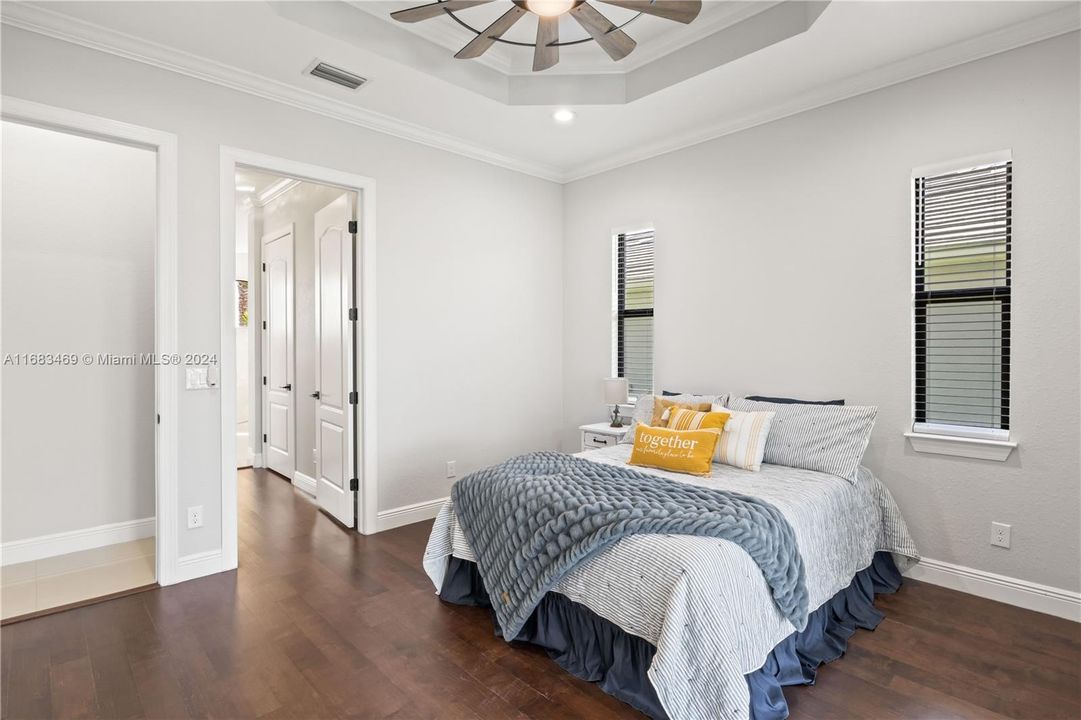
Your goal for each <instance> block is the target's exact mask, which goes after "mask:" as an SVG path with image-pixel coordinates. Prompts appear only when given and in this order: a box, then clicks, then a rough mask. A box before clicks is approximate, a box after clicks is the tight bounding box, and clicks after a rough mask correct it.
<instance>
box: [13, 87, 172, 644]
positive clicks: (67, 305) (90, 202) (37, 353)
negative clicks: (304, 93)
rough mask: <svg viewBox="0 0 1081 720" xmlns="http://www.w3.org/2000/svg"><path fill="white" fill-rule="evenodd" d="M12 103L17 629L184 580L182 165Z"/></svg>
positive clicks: (157, 136) (159, 144)
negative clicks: (180, 539)
mask: <svg viewBox="0 0 1081 720" xmlns="http://www.w3.org/2000/svg"><path fill="white" fill-rule="evenodd" d="M3 105H4V107H3V122H2V131H3V133H2V134H3V145H4V148H3V155H4V164H3V204H4V208H3V224H4V227H3V255H4V264H3V282H2V292H3V299H2V302H0V305H2V308H3V328H4V334H3V351H2V354H3V358H4V364H3V382H4V384H5V386H6V387H5V390H6V392H5V395H4V403H3V415H4V419H3V433H4V437H3V445H4V449H5V451H6V452H5V453H4V454H3V474H4V477H5V480H6V482H5V483H4V485H3V503H2V504H3V510H4V518H3V520H4V522H3V527H4V537H3V567H2V570H0V579H2V585H3V603H2V605H3V618H4V621H5V622H9V621H12V620H17V619H21V618H24V617H31V616H36V615H39V614H44V613H48V612H55V611H57V610H59V609H64V608H67V607H71V606H74V605H82V604H87V603H89V602H95V601H98V600H101V599H103V598H107V597H114V596H116V595H119V594H126V593H130V592H135V591H138V590H142V589H146V588H148V587H153V586H154V585H155V584H169V583H170V582H172V581H173V578H174V573H173V572H172V571H173V569H174V565H175V563H173V562H171V559H172V558H174V557H175V548H176V534H175V519H173V522H172V523H170V518H169V517H168V515H171V514H172V513H173V512H174V511H175V447H176V445H175V428H176V424H175V419H176V418H175V408H176V390H175V385H173V383H175V381H176V373H175V369H174V368H173V367H171V366H169V367H165V366H163V364H162V363H160V362H158V358H160V357H162V356H164V355H167V354H168V355H170V356H171V355H172V354H174V353H175V347H176V346H175V323H174V322H173V319H172V310H173V308H175V297H174V295H173V291H174V288H175V282H174V280H175V217H176V196H175V187H176V186H175V158H176V155H175V137H173V136H171V135H168V134H166V133H160V132H157V131H153V130H149V129H145V128H138V127H136V126H131V125H125V124H121V123H115V122H113V121H110V120H106V119H103V118H97V117H94V116H89V115H83V114H81V113H75V112H72V111H67V110H62V109H58V108H52V107H49V106H45V105H40V104H37V103H30V102H26V101H21V100H14V99H11V98H4V102H3ZM57 407H62V408H63V412H61V413H59V414H57V413H56V412H55V408H57ZM43 414H47V415H43ZM163 416H164V422H161V420H162V419H163ZM61 458H64V459H61ZM58 497H63V498H64V499H65V501H66V502H64V503H61V504H60V505H58V504H57V502H56V500H57V498H58Z"/></svg>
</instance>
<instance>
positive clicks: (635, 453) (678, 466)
mask: <svg viewBox="0 0 1081 720" xmlns="http://www.w3.org/2000/svg"><path fill="white" fill-rule="evenodd" d="M720 435H721V434H720V432H718V431H717V430H669V429H668V428H663V427H653V426H651V425H639V426H638V431H637V433H636V434H635V436H634V449H633V450H632V451H631V459H630V464H631V465H642V466H643V467H655V468H660V469H661V470H673V471H675V472H681V473H688V474H690V475H709V472H710V463H711V462H713V449H714V448H715V447H716V446H717V439H718V438H719V437H720Z"/></svg>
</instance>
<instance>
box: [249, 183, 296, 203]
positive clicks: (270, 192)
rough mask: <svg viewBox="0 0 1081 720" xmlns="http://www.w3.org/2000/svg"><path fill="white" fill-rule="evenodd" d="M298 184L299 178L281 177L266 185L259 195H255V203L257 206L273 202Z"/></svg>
mask: <svg viewBox="0 0 1081 720" xmlns="http://www.w3.org/2000/svg"><path fill="white" fill-rule="evenodd" d="M299 184H300V181H299V180H294V179H293V178H282V179H281V180H279V181H278V182H276V183H274V184H273V185H271V186H270V187H268V188H267V189H266V190H264V191H263V192H261V193H259V195H257V196H256V198H255V205H256V206H257V207H266V206H267V205H269V204H270V203H272V202H274V201H275V200H277V199H278V198H280V197H281V196H282V195H284V194H285V193H287V192H289V191H290V190H292V189H293V188H295V187H296V186H297V185H299Z"/></svg>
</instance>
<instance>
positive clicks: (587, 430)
mask: <svg viewBox="0 0 1081 720" xmlns="http://www.w3.org/2000/svg"><path fill="white" fill-rule="evenodd" d="M578 429H579V430H581V431H582V449H583V450H592V449H593V448H602V447H608V446H610V445H616V444H618V443H619V441H620V440H622V439H623V436H624V435H626V434H627V433H628V432H630V429H631V426H630V423H629V422H628V423H627V424H626V425H624V426H623V427H619V428H614V427H612V426H611V425H610V424H609V423H606V422H600V423H593V424H591V425H582V426H581V427H580V428H578Z"/></svg>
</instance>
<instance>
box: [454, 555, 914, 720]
mask: <svg viewBox="0 0 1081 720" xmlns="http://www.w3.org/2000/svg"><path fill="white" fill-rule="evenodd" d="M900 586H901V573H900V572H898V570H897V566H896V565H895V564H894V562H893V557H892V556H891V555H890V554H889V553H887V552H880V553H876V554H875V556H874V559H873V560H872V562H871V565H870V567H868V568H866V569H864V570H861V571H860V572H858V573H856V576H855V577H854V578H852V582H851V583H850V584H849V586H848V587H847V588H845V589H844V590H841V591H840V592H838V593H837V594H836V595H834V596H833V597H832V598H830V599H829V600H828V601H827V602H825V603H824V604H823V605H822V606H821V607H819V608H818V609H817V610H815V611H814V612H813V613H811V615H810V617H809V618H808V620H807V627H806V628H805V629H804V630H802V631H801V632H795V633H792V634H791V635H789V636H788V637H787V638H785V639H784V640H782V641H781V643H780V644H778V645H777V646H776V647H775V648H773V651H772V652H771V653H770V654H769V657H767V658H766V663H765V665H763V666H762V668H761V669H759V670H757V671H755V672H753V673H751V674H749V675H747V676H746V678H747V685H748V687H749V689H750V692H751V708H750V715H751V718H752V720H783V718H786V717H788V703H787V702H785V698H784V692H783V691H782V689H781V688H782V686H785V685H812V684H814V680H815V674H816V673H817V671H818V666H819V665H821V664H823V663H827V662H830V661H831V660H836V659H837V658H839V657H840V656H841V655H843V654H844V651H845V647H847V645H848V638H850V637H852V635H853V633H855V632H856V629H857V628H864V629H865V630H873V629H875V627H877V626H878V623H879V622H881V621H882V618H883V615H882V613H881V612H879V611H878V610H877V609H875V606H874V598H875V595H877V594H881V593H892V592H895V591H896V590H897V589H898V588H899V587H900ZM439 597H440V598H442V599H443V600H445V601H447V602H450V603H454V604H457V605H475V606H478V607H486V608H490V607H491V602H490V601H489V599H488V593H487V591H485V589H484V582H483V581H482V580H481V578H480V574H479V573H478V572H477V566H476V565H475V564H474V563H471V562H468V561H466V560H461V559H459V558H455V557H451V558H450V560H449V564H448V566H447V574H446V577H445V578H444V580H443V587H442V589H440V591H439ZM494 619H495V618H494V613H493V624H495V623H494ZM495 628H496V634H497V635H499V634H500V630H499V625H498V624H495ZM514 639H515V640H518V641H522V642H528V643H532V644H534V645H539V646H540V647H542V648H544V649H545V650H547V651H548V655H549V656H550V657H551V658H552V659H553V660H555V661H556V662H557V663H558V664H559V665H560V667H562V668H563V669H564V670H566V671H567V672H569V673H571V674H572V675H575V676H576V677H579V678H582V679H583V680H589V681H590V682H595V683H597V684H598V685H599V686H600V688H601V689H602V690H604V691H605V692H606V693H608V694H609V695H612V696H613V697H616V698H618V699H620V700H622V701H623V702H625V703H628V704H629V705H632V706H633V707H635V708H637V709H638V710H640V711H641V712H643V713H645V714H646V715H648V716H650V717H652V718H656V719H657V720H667V717H668V716H667V714H666V713H665V711H664V708H663V707H661V703H660V700H659V699H658V698H657V693H656V691H655V690H654V689H653V685H652V684H651V683H650V682H649V677H648V676H647V674H646V671H647V670H648V669H649V666H650V664H651V663H652V662H653V655H654V653H656V652H657V649H656V648H655V647H654V646H653V645H652V644H651V643H649V642H647V641H646V640H644V639H642V638H640V637H638V636H637V635H631V634H629V633H627V632H624V631H623V630H622V629H620V628H619V627H618V626H616V625H615V624H614V623H612V622H609V621H608V620H605V619H604V618H602V617H601V616H600V615H597V614H596V613H594V612H593V611H592V610H590V609H589V608H587V607H586V606H584V605H580V604H579V603H576V602H573V601H572V600H570V599H568V598H567V597H566V596H564V595H560V594H559V593H554V592H550V593H548V594H547V595H545V596H544V598H542V599H541V602H540V604H539V605H537V607H536V609H535V610H534V611H533V614H532V615H531V616H530V618H529V620H528V621H527V622H526V624H525V626H524V627H523V628H522V630H521V632H519V633H518V636H517V637H515V638H514Z"/></svg>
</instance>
